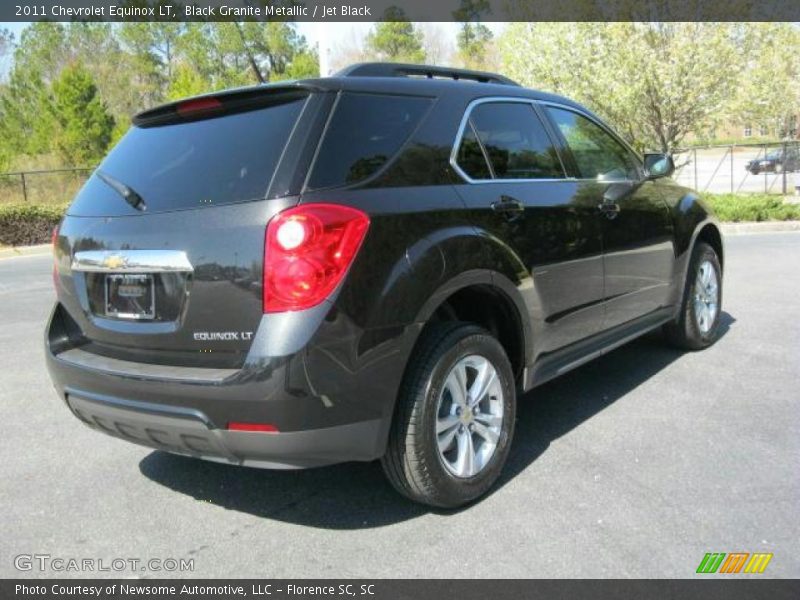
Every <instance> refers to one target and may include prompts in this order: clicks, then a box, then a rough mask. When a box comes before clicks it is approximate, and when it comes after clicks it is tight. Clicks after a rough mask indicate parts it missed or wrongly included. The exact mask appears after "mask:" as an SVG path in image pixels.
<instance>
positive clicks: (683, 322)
mask: <svg viewBox="0 0 800 600" xmlns="http://www.w3.org/2000/svg"><path fill="white" fill-rule="evenodd" d="M721 314H722V269H721V268H720V264H719V258H718V257H717V253H716V252H715V251H714V249H713V248H712V247H711V246H709V245H708V244H706V243H704V242H698V243H697V244H695V247H694V250H693V252H692V258H691V261H690V263H689V270H688V272H687V276H686V283H685V287H684V292H683V302H682V304H681V311H680V314H679V315H678V318H677V320H676V321H675V322H673V323H669V324H667V325H666V326H665V327H664V332H665V334H666V336H667V339H668V340H669V341H670V342H671V343H672V344H674V345H675V346H678V347H679V348H684V349H688V350H700V349H702V348H705V347H707V346H710V345H711V344H713V343H714V342H715V341H716V340H717V337H718V334H719V322H720V315H721Z"/></svg>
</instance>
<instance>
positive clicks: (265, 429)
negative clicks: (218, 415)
mask: <svg viewBox="0 0 800 600" xmlns="http://www.w3.org/2000/svg"><path fill="white" fill-rule="evenodd" d="M228 430H229V431H260V432H262V433H278V428H277V427H275V425H272V424H271V423H242V422H241V421H230V422H229V423H228Z"/></svg>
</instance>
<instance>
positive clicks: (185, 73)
mask: <svg viewBox="0 0 800 600" xmlns="http://www.w3.org/2000/svg"><path fill="white" fill-rule="evenodd" d="M209 91H211V89H210V87H209V83H208V81H206V80H205V79H203V77H201V76H200V74H199V73H198V72H197V71H195V70H194V69H193V68H192V67H190V66H189V65H187V64H185V63H182V64H179V65H178V66H176V67H175V70H174V77H173V78H172V81H171V82H170V86H169V90H168V91H167V100H180V99H181V98H186V97H188V96H196V95H197V94H203V93H205V92H209Z"/></svg>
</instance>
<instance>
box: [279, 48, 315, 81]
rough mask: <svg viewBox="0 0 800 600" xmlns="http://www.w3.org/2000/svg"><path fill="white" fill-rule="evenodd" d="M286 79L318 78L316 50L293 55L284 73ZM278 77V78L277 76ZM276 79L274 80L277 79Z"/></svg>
mask: <svg viewBox="0 0 800 600" xmlns="http://www.w3.org/2000/svg"><path fill="white" fill-rule="evenodd" d="M283 75H285V77H286V79H308V78H310V77H319V56H318V54H317V51H316V50H303V51H302V52H298V53H297V54H295V55H294V58H293V59H292V62H291V63H289V65H288V66H287V67H286V71H284V73H283ZM279 77H280V76H279ZM277 78H278V77H276V78H274V79H277Z"/></svg>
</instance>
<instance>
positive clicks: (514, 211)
mask: <svg viewBox="0 0 800 600" xmlns="http://www.w3.org/2000/svg"><path fill="white" fill-rule="evenodd" d="M491 206H492V210H493V211H494V212H496V213H499V214H501V215H503V216H505V218H506V219H508V220H509V221H515V220H517V219H519V218H520V217H521V216H523V215H524V214H525V205H524V204H523V203H522V202H520V201H519V200H517V199H516V198H512V197H511V196H500V200H498V201H497V202H492V204H491Z"/></svg>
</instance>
